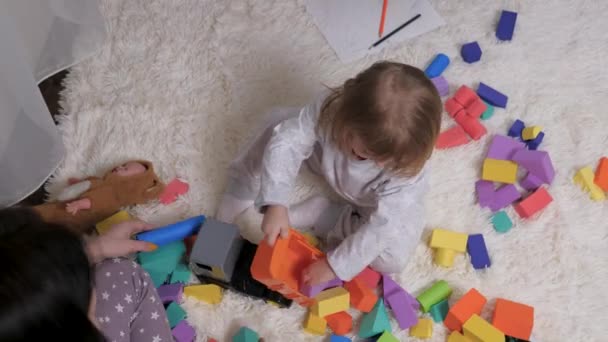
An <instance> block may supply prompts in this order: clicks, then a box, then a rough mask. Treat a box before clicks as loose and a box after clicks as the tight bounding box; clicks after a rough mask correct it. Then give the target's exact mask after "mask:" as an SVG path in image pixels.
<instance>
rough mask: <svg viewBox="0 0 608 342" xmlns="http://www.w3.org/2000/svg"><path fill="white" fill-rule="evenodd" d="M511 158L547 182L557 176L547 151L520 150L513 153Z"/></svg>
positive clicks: (549, 182) (550, 181)
mask: <svg viewBox="0 0 608 342" xmlns="http://www.w3.org/2000/svg"><path fill="white" fill-rule="evenodd" d="M511 160H513V161H514V162H516V163H517V164H519V165H520V166H522V167H523V168H525V169H526V170H528V172H530V173H531V174H533V175H535V176H536V177H538V178H540V179H541V180H542V181H543V182H545V183H547V184H551V183H552V182H553V179H554V178H555V169H553V163H552V162H551V157H549V153H547V152H545V151H534V150H519V151H517V152H515V153H514V154H513V158H511Z"/></svg>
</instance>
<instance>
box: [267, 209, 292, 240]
mask: <svg viewBox="0 0 608 342" xmlns="http://www.w3.org/2000/svg"><path fill="white" fill-rule="evenodd" d="M262 231H263V232H264V238H265V239H266V241H268V244H269V245H271V246H274V242H275V241H276V240H277V236H278V235H279V234H281V237H282V238H286V237H287V235H288V234H289V215H288V214H287V208H285V207H284V206H282V205H270V206H268V208H266V212H265V213H264V220H263V221H262Z"/></svg>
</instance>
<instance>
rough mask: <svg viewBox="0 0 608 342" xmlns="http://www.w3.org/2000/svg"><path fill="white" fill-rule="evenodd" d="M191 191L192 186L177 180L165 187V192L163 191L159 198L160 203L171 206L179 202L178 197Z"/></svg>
mask: <svg viewBox="0 0 608 342" xmlns="http://www.w3.org/2000/svg"><path fill="white" fill-rule="evenodd" d="M189 189H190V186H189V185H188V183H184V182H182V181H180V180H179V179H177V178H175V179H174V180H172V181H171V182H170V183H169V184H167V186H165V190H163V192H162V194H160V196H159V197H158V198H159V200H160V203H162V204H170V203H173V202H175V200H177V196H179V195H183V194H185V193H186V192H188V190H189Z"/></svg>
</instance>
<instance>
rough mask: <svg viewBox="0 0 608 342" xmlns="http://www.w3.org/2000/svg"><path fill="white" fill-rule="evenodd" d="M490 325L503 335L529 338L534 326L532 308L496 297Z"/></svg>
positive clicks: (523, 338)
mask: <svg viewBox="0 0 608 342" xmlns="http://www.w3.org/2000/svg"><path fill="white" fill-rule="evenodd" d="M492 325H494V326H495V327H496V328H497V329H498V330H500V331H502V332H503V333H504V334H505V335H509V336H513V337H515V338H518V339H522V340H529V339H530V335H531V334H532V328H533V326H534V308H533V307H531V306H528V305H525V304H521V303H517V302H513V301H510V300H507V299H502V298H498V299H496V306H495V309H494V315H493V316H492Z"/></svg>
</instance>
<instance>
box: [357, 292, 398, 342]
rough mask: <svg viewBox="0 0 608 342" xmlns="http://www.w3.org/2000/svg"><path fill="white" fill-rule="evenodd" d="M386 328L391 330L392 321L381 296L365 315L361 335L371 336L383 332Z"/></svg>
mask: <svg viewBox="0 0 608 342" xmlns="http://www.w3.org/2000/svg"><path fill="white" fill-rule="evenodd" d="M385 330H388V331H390V330H391V323H390V321H389V319H388V314H387V313H386V308H385V307H384V301H383V300H382V298H380V299H378V301H377V302H376V305H374V308H373V309H372V311H370V312H369V313H367V314H365V315H364V316H363V319H362V320H361V324H360V325H359V337H361V338H370V337H372V336H376V335H378V334H381V333H382V332H384V331H385Z"/></svg>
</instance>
